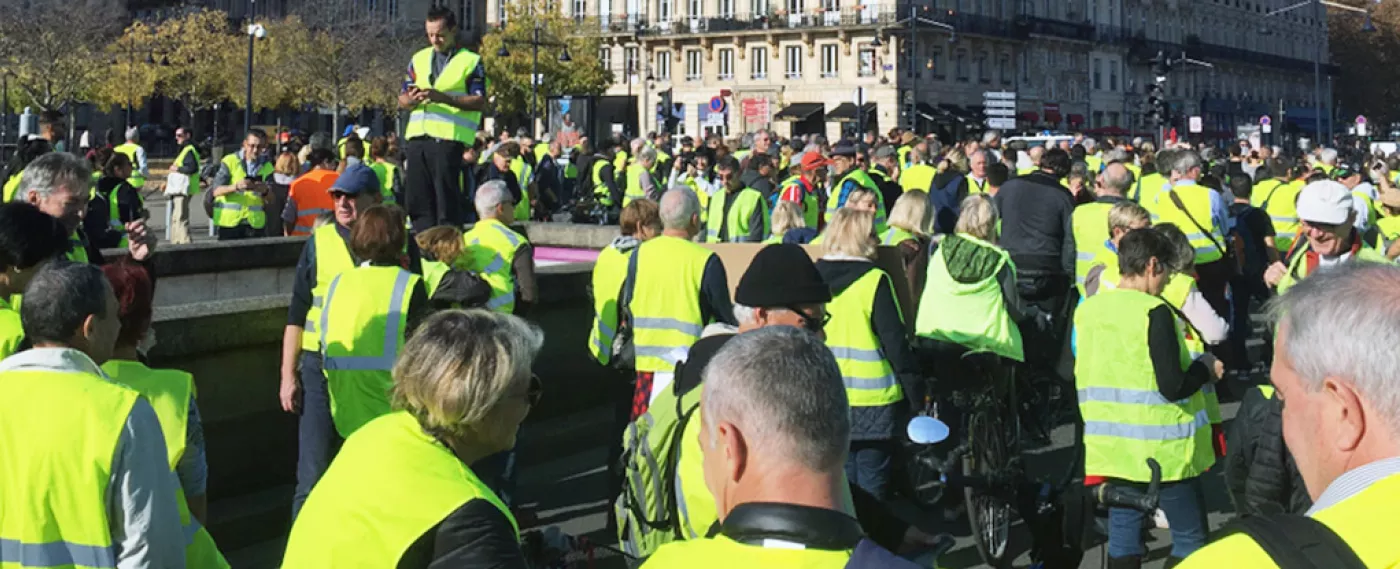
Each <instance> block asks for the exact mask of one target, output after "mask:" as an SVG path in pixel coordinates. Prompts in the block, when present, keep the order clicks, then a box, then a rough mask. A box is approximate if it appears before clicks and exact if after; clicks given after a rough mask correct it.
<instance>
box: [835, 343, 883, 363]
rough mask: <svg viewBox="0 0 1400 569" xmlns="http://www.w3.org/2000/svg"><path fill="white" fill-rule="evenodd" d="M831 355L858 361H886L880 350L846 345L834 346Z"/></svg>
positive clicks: (839, 358) (840, 358)
mask: <svg viewBox="0 0 1400 569" xmlns="http://www.w3.org/2000/svg"><path fill="white" fill-rule="evenodd" d="M831 355H833V356H836V359H838V360H851V361H857V362H867V363H874V362H882V361H885V356H884V354H881V353H880V350H861V349H857V348H847V347H844V346H832V347H831Z"/></svg>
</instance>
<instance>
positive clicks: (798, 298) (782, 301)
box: [734, 244, 831, 308]
mask: <svg viewBox="0 0 1400 569" xmlns="http://www.w3.org/2000/svg"><path fill="white" fill-rule="evenodd" d="M734 302H736V303H738V304H742V305H744V306H748V307H752V308H777V307H782V306H799V305H803V304H826V303H828V302H831V287H829V286H827V284H826V281H823V280H822V275H821V273H819V272H817V266H816V264H814V263H812V257H810V256H808V255H807V251H806V250H805V249H803V248H802V247H801V246H799V245H791V244H782V245H769V246H767V247H764V248H763V250H762V251H759V252H758V254H757V255H754V257H753V261H752V262H750V263H749V268H748V270H746V271H744V276H743V277H740V278H739V287H738V288H737V289H735V290H734Z"/></svg>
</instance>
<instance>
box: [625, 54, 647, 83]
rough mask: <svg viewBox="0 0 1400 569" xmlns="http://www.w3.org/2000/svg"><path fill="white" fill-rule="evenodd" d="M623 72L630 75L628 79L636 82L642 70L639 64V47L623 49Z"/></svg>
mask: <svg viewBox="0 0 1400 569" xmlns="http://www.w3.org/2000/svg"><path fill="white" fill-rule="evenodd" d="M622 65H623V68H622V70H623V71H622V72H623V73H626V74H627V75H628V78H627V80H628V81H632V82H636V81H637V74H638V73H640V72H641V70H642V69H641V66H640V65H638V64H637V48H635V47H626V48H623V49H622Z"/></svg>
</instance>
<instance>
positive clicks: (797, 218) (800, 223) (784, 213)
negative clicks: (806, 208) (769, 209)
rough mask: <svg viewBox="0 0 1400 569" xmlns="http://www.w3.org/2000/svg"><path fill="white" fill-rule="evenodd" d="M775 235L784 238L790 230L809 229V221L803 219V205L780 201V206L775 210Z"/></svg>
mask: <svg viewBox="0 0 1400 569" xmlns="http://www.w3.org/2000/svg"><path fill="white" fill-rule="evenodd" d="M772 226H773V235H776V236H778V238H779V239H781V238H782V236H783V235H784V234H786V233H787V232H788V230H789V229H797V228H799V227H807V220H806V219H804V218H803V217H802V205H801V204H799V203H797V202H794V201H788V200H778V205H777V206H775V207H774V208H773V224H772Z"/></svg>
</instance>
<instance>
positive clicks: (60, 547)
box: [0, 537, 117, 567]
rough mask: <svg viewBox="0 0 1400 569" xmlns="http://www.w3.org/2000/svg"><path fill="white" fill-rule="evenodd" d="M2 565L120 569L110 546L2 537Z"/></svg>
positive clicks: (0, 540) (0, 558)
mask: <svg viewBox="0 0 1400 569" xmlns="http://www.w3.org/2000/svg"><path fill="white" fill-rule="evenodd" d="M0 563H14V564H18V565H20V566H21V567H66V566H69V565H76V566H79V567H116V566H117V557H116V553H115V552H113V550H112V548H111V547H110V546H98V545H79V544H76V543H71V542H67V541H51V542H48V543H25V542H22V541H19V540H17V539H5V538H2V537H0Z"/></svg>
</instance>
